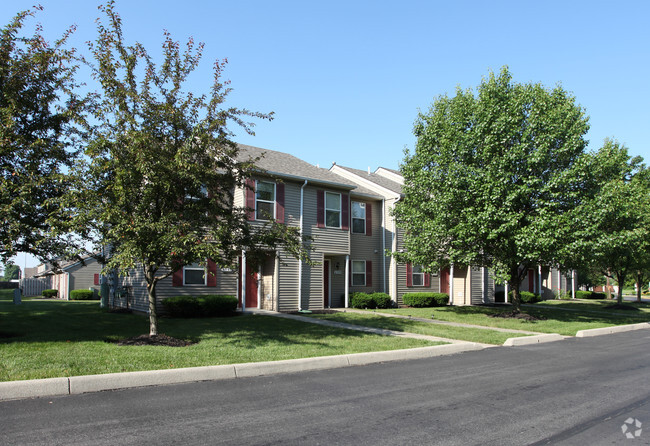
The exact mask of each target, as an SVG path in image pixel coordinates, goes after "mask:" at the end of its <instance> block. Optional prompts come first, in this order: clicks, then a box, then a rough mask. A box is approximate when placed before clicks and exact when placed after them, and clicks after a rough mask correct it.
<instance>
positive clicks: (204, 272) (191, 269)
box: [183, 263, 208, 286]
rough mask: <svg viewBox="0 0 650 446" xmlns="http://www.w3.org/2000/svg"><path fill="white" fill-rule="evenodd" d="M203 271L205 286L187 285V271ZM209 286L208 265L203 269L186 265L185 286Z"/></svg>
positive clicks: (184, 269)
mask: <svg viewBox="0 0 650 446" xmlns="http://www.w3.org/2000/svg"><path fill="white" fill-rule="evenodd" d="M186 270H190V271H203V284H200V283H185V271H186ZM207 285H208V268H207V263H206V265H205V266H204V267H202V268H197V267H192V266H190V265H185V266H184V267H183V286H207Z"/></svg>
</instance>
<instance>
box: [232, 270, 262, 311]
mask: <svg viewBox="0 0 650 446" xmlns="http://www.w3.org/2000/svg"><path fill="white" fill-rule="evenodd" d="M257 277H258V273H256V272H255V271H254V270H253V269H252V268H251V266H250V264H248V263H247V264H246V308H257ZM237 294H238V298H239V307H240V308H241V306H242V305H241V301H242V289H241V262H240V263H239V292H238V293H237Z"/></svg>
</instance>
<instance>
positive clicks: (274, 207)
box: [255, 180, 278, 221]
mask: <svg viewBox="0 0 650 446" xmlns="http://www.w3.org/2000/svg"><path fill="white" fill-rule="evenodd" d="M260 183H268V184H272V185H273V201H269V200H262V199H260V198H257V186H258V184H260ZM277 193H278V191H277V184H276V183H274V182H272V181H263V180H255V220H259V221H269V220H267V219H265V218H258V217H257V202H258V201H261V202H262V203H271V204H272V205H273V219H275V213H276V207H277V206H276V205H275V203H276V200H277Z"/></svg>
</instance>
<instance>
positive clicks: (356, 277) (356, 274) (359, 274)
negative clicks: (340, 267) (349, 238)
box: [352, 260, 366, 286]
mask: <svg viewBox="0 0 650 446" xmlns="http://www.w3.org/2000/svg"><path fill="white" fill-rule="evenodd" d="M352 285H353V286H366V261H365V260H353V261H352Z"/></svg>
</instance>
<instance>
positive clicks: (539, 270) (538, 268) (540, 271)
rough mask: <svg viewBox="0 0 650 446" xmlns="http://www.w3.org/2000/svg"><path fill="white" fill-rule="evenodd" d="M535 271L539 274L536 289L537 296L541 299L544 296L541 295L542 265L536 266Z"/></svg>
mask: <svg viewBox="0 0 650 446" xmlns="http://www.w3.org/2000/svg"><path fill="white" fill-rule="evenodd" d="M537 271H538V273H539V274H538V275H539V288H538V290H539V298H540V299H543V298H544V296H542V265H538V266H537Z"/></svg>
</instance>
